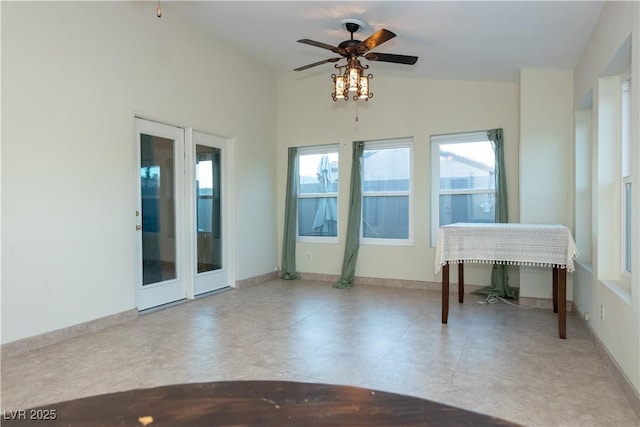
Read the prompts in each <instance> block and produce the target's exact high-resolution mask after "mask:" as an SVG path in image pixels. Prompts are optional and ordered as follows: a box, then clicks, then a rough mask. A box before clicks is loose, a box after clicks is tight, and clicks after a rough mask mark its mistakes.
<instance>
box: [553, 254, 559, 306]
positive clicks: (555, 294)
mask: <svg viewBox="0 0 640 427" xmlns="http://www.w3.org/2000/svg"><path fill="white" fill-rule="evenodd" d="M552 275H553V312H554V313H557V312H558V266H557V265H556V266H554V267H553V273H552Z"/></svg>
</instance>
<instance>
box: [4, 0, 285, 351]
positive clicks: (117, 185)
mask: <svg viewBox="0 0 640 427" xmlns="http://www.w3.org/2000/svg"><path fill="white" fill-rule="evenodd" d="M164 12H165V13H164V16H163V17H162V19H158V18H157V17H156V15H155V6H153V5H150V4H149V3H146V2H42V3H32V2H15V3H12V2H2V107H3V108H2V342H3V343H6V342H10V341H13V340H16V339H20V338H25V337H29V336H33V335H37V334H40V333H43V332H48V331H51V330H55V329H59V328H63V327H67V326H70V325H75V324H78V323H82V322H85V321H88V320H92V319H96V318H100V317H103V316H108V315H111V314H115V313H119V312H122V311H126V310H129V309H132V308H134V307H135V293H134V289H135V287H134V286H135V262H136V254H135V253H134V242H135V240H134V239H135V229H134V226H135V217H134V210H135V186H134V156H133V153H134V131H133V129H134V124H133V123H134V114H136V113H140V114H143V115H145V116H147V117H149V118H154V119H158V120H161V121H164V122H168V123H170V124H175V125H179V126H185V127H193V128H195V129H198V130H201V131H203V132H207V133H211V134H216V135H221V136H224V137H228V138H232V139H233V141H234V142H233V144H234V154H235V163H234V164H233V165H232V168H233V172H232V173H233V177H234V179H235V188H236V192H235V194H234V196H233V198H232V200H233V202H234V203H235V212H236V218H235V223H236V230H234V232H233V233H232V234H233V236H231V238H232V239H233V240H234V242H233V243H234V246H235V249H236V260H238V262H237V266H236V273H237V274H236V279H244V278H249V277H253V276H257V275H261V274H265V273H268V272H271V271H273V269H274V267H275V265H276V254H275V247H276V241H275V239H276V238H275V235H276V232H275V225H276V220H275V213H276V207H275V188H276V181H275V178H276V162H275V161H276V158H275V123H276V115H275V98H276V94H275V88H276V81H275V75H274V73H273V72H272V71H270V70H269V69H267V68H266V67H264V66H262V65H260V64H258V63H256V62H254V61H252V60H250V59H248V58H247V57H245V56H242V55H240V54H239V53H238V52H237V51H236V50H234V49H231V48H229V47H228V46H226V45H224V44H222V43H219V42H217V41H216V40H213V39H211V38H210V37H209V36H207V35H205V33H203V32H201V31H200V30H197V29H195V28H193V27H192V25H191V24H190V23H189V22H186V21H185V20H183V19H181V18H180V17H179V16H178V15H177V14H176V13H172V11H171V9H170V6H166V7H164ZM220 58H224V66H221V62H220ZM231 70H233V73H232V74H230V73H229V71H231ZM240 254H241V255H242V258H240Z"/></svg>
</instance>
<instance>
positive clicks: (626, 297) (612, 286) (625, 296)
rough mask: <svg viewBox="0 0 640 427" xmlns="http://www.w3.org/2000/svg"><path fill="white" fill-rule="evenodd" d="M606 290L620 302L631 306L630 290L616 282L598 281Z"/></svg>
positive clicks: (622, 283)
mask: <svg viewBox="0 0 640 427" xmlns="http://www.w3.org/2000/svg"><path fill="white" fill-rule="evenodd" d="M600 283H602V284H603V285H604V286H605V287H606V288H608V289H609V290H610V291H611V292H613V293H614V294H616V295H617V296H618V297H619V298H620V299H621V300H622V301H624V302H626V303H627V304H631V289H630V288H629V287H628V286H626V285H625V284H624V282H621V281H618V280H600Z"/></svg>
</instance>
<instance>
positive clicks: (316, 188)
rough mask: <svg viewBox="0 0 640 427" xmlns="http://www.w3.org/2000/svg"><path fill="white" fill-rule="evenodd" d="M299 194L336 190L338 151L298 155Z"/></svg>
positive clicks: (332, 191) (335, 191)
mask: <svg viewBox="0 0 640 427" xmlns="http://www.w3.org/2000/svg"><path fill="white" fill-rule="evenodd" d="M298 171H299V172H298V183H299V191H300V194H314V193H337V192H338V153H337V152H335V153H326V154H300V155H299V156H298Z"/></svg>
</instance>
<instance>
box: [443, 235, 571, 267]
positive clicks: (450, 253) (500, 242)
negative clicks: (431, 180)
mask: <svg viewBox="0 0 640 427" xmlns="http://www.w3.org/2000/svg"><path fill="white" fill-rule="evenodd" d="M576 254H577V249H576V244H575V242H574V240H573V237H572V236H571V231H570V230H569V229H568V228H567V227H565V226H564V225H547V224H512V223H509V224H467V223H456V224H450V225H444V226H442V227H440V234H439V236H438V244H437V246H436V258H435V272H436V273H438V272H439V271H440V269H441V267H442V266H443V265H445V264H446V263H447V262H448V263H450V264H457V263H460V262H465V263H491V264H493V263H500V264H513V265H529V266H540V267H556V266H557V267H560V268H566V269H567V271H569V272H572V271H574V260H575V258H576Z"/></svg>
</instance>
